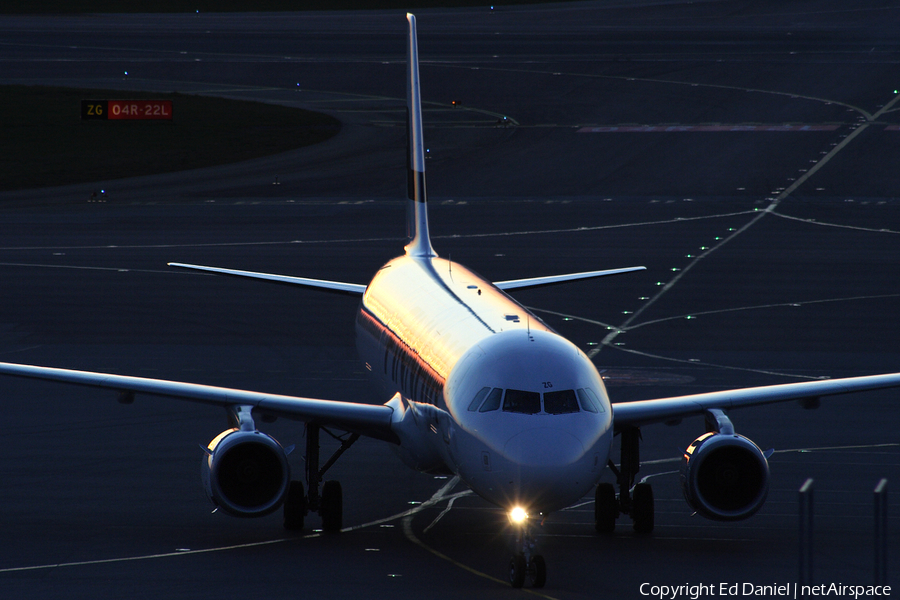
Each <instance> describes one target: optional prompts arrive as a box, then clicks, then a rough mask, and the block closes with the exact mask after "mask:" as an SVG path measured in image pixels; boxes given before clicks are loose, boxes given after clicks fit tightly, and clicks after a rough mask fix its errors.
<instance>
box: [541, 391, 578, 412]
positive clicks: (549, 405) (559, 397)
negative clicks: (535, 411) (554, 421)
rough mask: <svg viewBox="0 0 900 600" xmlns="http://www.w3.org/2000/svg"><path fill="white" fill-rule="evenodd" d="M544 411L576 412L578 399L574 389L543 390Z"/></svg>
mask: <svg viewBox="0 0 900 600" xmlns="http://www.w3.org/2000/svg"><path fill="white" fill-rule="evenodd" d="M544 412H546V413H547V414H550V415H563V414H566V413H576V412H578V401H577V400H576V399H575V390H562V391H559V392H544Z"/></svg>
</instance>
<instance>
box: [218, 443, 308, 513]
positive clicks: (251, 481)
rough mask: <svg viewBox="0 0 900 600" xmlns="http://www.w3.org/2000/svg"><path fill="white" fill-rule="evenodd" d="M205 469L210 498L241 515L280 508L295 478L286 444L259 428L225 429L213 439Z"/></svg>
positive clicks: (222, 506) (224, 508)
mask: <svg viewBox="0 0 900 600" xmlns="http://www.w3.org/2000/svg"><path fill="white" fill-rule="evenodd" d="M201 469H202V478H203V485H204V487H205V488H206V495H207V496H208V497H209V499H210V500H212V502H213V504H215V505H216V506H218V507H220V508H221V509H222V510H224V511H225V512H227V513H229V514H232V515H235V516H238V517H261V516H263V515H267V514H269V513H271V512H272V511H275V510H277V509H278V507H280V506H281V505H282V503H283V502H284V499H285V496H286V495H287V490H288V486H289V484H290V480H291V471H290V466H289V464H288V461H287V454H286V453H285V451H284V448H282V446H281V444H279V443H278V442H277V441H276V440H275V439H274V438H272V437H270V436H268V435H266V434H264V433H261V432H259V431H242V430H240V429H229V430H227V431H223V432H222V433H220V434H219V435H218V436H216V437H215V439H213V441H211V442H210V443H209V446H208V450H207V456H206V457H205V458H204V460H203V464H202V465H201Z"/></svg>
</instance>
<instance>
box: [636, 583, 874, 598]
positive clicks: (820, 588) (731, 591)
mask: <svg viewBox="0 0 900 600" xmlns="http://www.w3.org/2000/svg"><path fill="white" fill-rule="evenodd" d="M640 593H641V596H648V597H651V598H659V600H684V599H690V600H699V599H700V598H735V597H747V596H755V597H764V598H776V597H785V598H794V599H797V598H817V597H827V596H831V597H833V598H834V597H840V598H853V599H854V600H856V599H858V598H871V597H882V598H883V597H887V596H890V595H891V586H889V585H844V584H843V583H831V584H822V585H799V584H797V583H773V584H769V585H757V584H754V583H697V584H689V583H685V584H683V585H654V584H652V583H642V584H641V587H640Z"/></svg>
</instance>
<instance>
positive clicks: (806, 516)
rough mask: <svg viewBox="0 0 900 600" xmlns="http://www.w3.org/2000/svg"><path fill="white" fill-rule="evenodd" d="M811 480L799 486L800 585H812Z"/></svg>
mask: <svg viewBox="0 0 900 600" xmlns="http://www.w3.org/2000/svg"><path fill="white" fill-rule="evenodd" d="M812 548H813V480H812V478H809V479H807V480H806V482H804V484H803V486H802V487H801V488H800V585H801V586H804V585H812V573H813V556H812Z"/></svg>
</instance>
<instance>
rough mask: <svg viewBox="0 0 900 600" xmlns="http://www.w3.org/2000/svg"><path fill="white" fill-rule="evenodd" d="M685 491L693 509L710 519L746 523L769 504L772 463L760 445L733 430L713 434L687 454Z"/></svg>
mask: <svg viewBox="0 0 900 600" xmlns="http://www.w3.org/2000/svg"><path fill="white" fill-rule="evenodd" d="M729 425H730V423H729ZM681 489H682V491H683V492H684V498H685V500H687V502H688V504H690V505H691V508H693V509H694V510H695V511H697V512H698V513H700V514H701V515H703V516H704V517H706V518H708V519H714V520H716V521H739V520H741V519H746V518H747V517H750V516H752V515H753V514H754V513H755V512H756V511H757V510H759V508H760V507H761V506H762V505H763V503H764V502H765V501H766V495H767V494H768V493H769V463H768V461H767V460H766V456H765V455H764V454H763V452H762V451H761V450H760V449H759V447H758V446H757V445H756V444H754V443H753V442H751V441H750V440H749V439H747V438H745V437H744V436H742V435H737V434H735V433H734V431H733V429H732V430H731V431H729V432H728V433H725V432H718V431H711V432H709V433H706V434H704V435H701V436H700V437H699V438H697V439H696V440H694V442H693V443H691V445H690V446H688V448H687V450H685V451H684V458H683V460H682V462H681Z"/></svg>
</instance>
